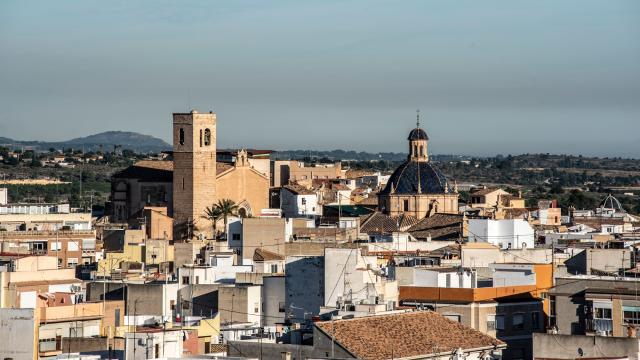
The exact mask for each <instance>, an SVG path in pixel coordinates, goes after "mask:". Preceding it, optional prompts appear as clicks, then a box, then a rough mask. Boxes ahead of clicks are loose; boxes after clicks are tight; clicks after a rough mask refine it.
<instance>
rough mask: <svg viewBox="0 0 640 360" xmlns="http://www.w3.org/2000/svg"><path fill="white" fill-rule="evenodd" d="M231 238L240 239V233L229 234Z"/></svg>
mask: <svg viewBox="0 0 640 360" xmlns="http://www.w3.org/2000/svg"><path fill="white" fill-rule="evenodd" d="M231 240H236V241H240V240H241V239H240V234H231Z"/></svg>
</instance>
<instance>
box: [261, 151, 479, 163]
mask: <svg viewBox="0 0 640 360" xmlns="http://www.w3.org/2000/svg"><path fill="white" fill-rule="evenodd" d="M271 157H272V158H273V159H278V160H305V161H318V162H332V161H405V160H406V159H407V154H406V153H394V152H380V153H369V152H365V151H352V150H340V149H338V150H324V151H323V150H278V151H276V152H275V153H273V154H272V156H271ZM469 158H470V157H468V156H463V155H446V154H437V155H431V159H433V160H434V161H460V160H467V159H469Z"/></svg>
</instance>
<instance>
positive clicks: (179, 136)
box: [178, 128, 184, 145]
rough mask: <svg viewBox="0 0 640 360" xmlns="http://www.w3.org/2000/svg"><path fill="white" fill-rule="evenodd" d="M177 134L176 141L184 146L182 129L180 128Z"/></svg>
mask: <svg viewBox="0 0 640 360" xmlns="http://www.w3.org/2000/svg"><path fill="white" fill-rule="evenodd" d="M179 133H180V134H179V135H178V138H179V139H178V141H180V145H184V129H183V128H180V131H179Z"/></svg>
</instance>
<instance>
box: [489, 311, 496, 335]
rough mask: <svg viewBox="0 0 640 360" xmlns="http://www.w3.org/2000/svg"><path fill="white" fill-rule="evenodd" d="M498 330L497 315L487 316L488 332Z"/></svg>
mask: <svg viewBox="0 0 640 360" xmlns="http://www.w3.org/2000/svg"><path fill="white" fill-rule="evenodd" d="M495 330H496V314H491V315H487V331H495Z"/></svg>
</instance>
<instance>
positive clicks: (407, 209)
mask: <svg viewBox="0 0 640 360" xmlns="http://www.w3.org/2000/svg"><path fill="white" fill-rule="evenodd" d="M402 202H403V209H404V211H409V200H403V201H402Z"/></svg>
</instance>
